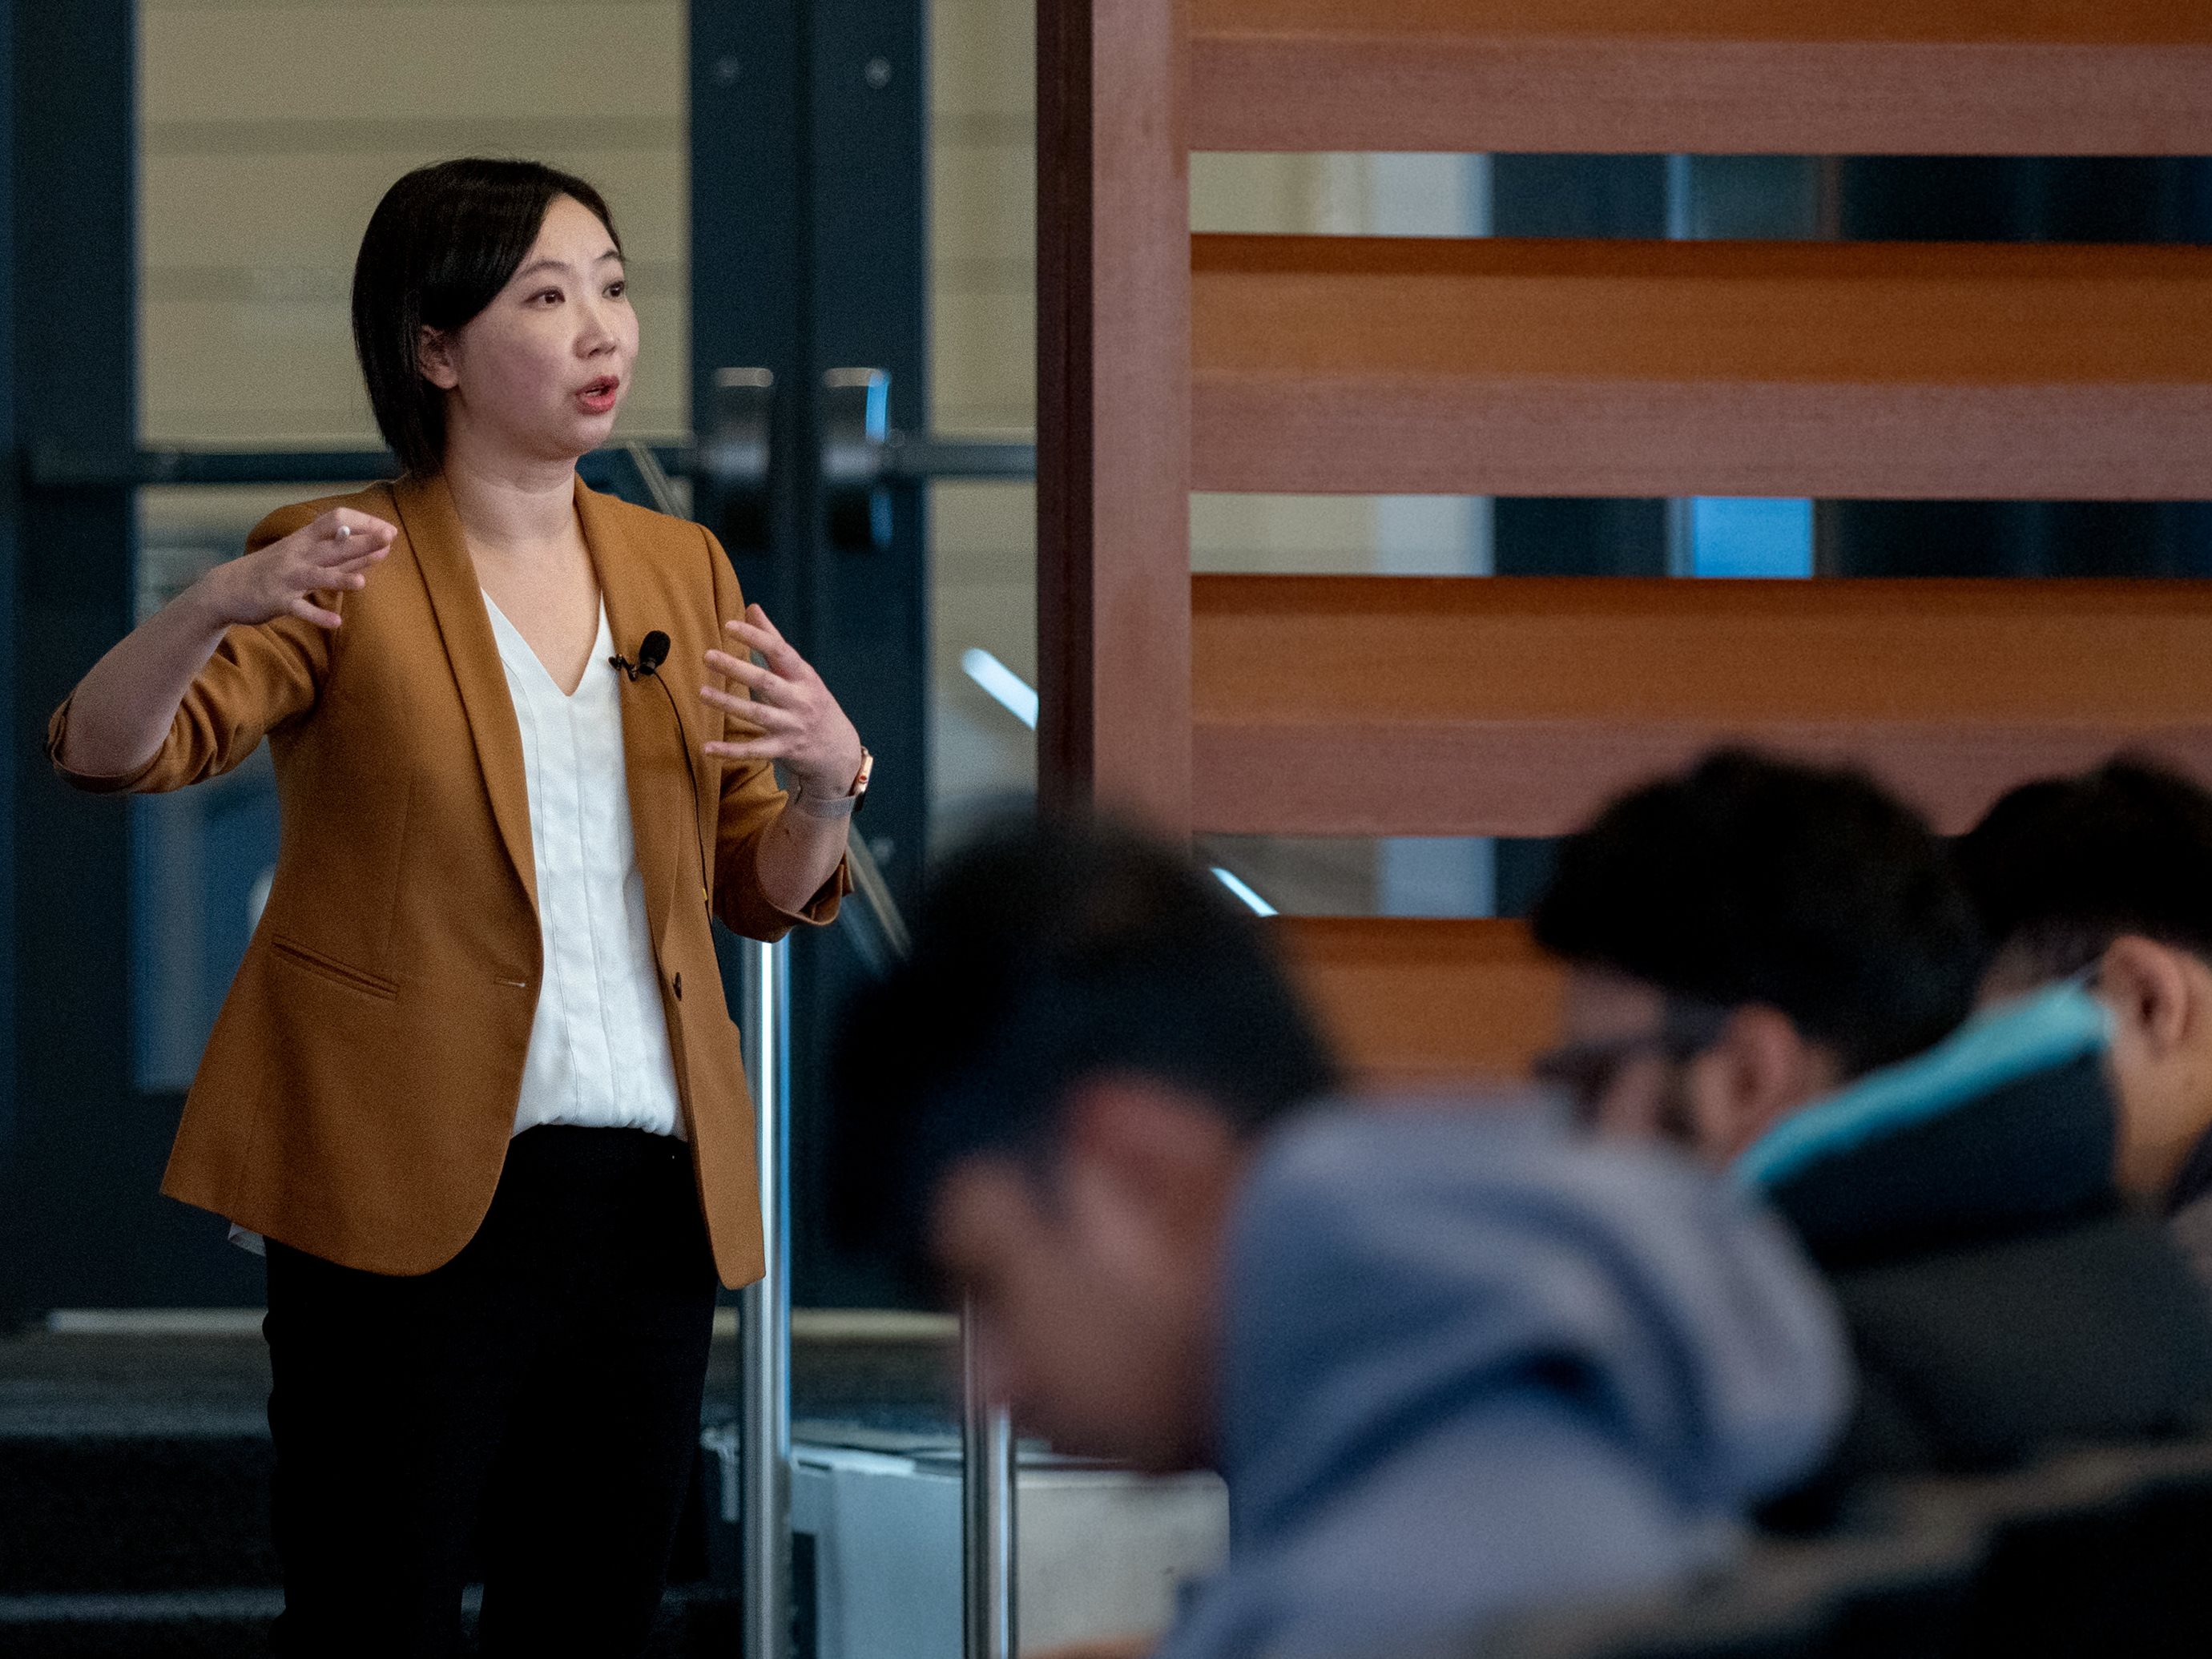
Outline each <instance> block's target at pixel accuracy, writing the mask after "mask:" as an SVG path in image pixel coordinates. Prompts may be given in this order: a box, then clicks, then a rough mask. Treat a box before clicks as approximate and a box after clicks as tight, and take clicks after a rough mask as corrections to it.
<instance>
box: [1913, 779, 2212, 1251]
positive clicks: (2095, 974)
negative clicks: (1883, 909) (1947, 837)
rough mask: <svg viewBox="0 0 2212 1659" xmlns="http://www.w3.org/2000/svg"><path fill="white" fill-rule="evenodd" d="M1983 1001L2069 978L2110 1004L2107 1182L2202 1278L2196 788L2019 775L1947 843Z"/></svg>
mask: <svg viewBox="0 0 2212 1659" xmlns="http://www.w3.org/2000/svg"><path fill="white" fill-rule="evenodd" d="M1956 857H1957V860H1958V865H1959V870H1960V875H1961V877H1962V878H1964V879H1965V881H1966V889H1967V891H1968V892H1969V893H1970V894H1971V895H1972V898H1973V900H1974V903H1975V906H1976V908H1978V910H1979V912H1980V914H1981V917H1982V924H1983V927H1984V931H1985V932H1986V933H1988V935H1989V937H1990V942H1991V945H1992V946H1993V947H1994V948H1993V951H1992V954H1991V957H1990V967H1989V971H1988V973H1987V974H1986V975H1985V976H1984V981H1983V995H1984V999H1985V1000H1990V1001H2003V1000H2009V999H2012V998H2015V997H2019V996H2021V995H2024V994H2032V993H2033V992H2035V991H2037V990H2039V989H2040V988H2042V987H2045V986H2048V985H2051V984H2053V983H2056V982H2058V981H2066V980H2078V981H2081V982H2082V983H2084V984H2086V985H2087V986H2088V987H2090V988H2091V989H2092V990H2093V991H2094V992H2095V993H2096V995H2097V997H2098V1000H2100V1001H2101V1002H2102V1003H2103V1004H2104V1005H2105V1006H2106V1010H2107V1011H2108V1012H2109V1013H2110V1015H2111V1024H2112V1048H2111V1052H2110V1057H2109V1071H2110V1073H2111V1076H2112V1082H2113V1085H2114V1088H2115V1091H2116V1092H2117V1093H2118V1097H2119V1104H2120V1153H2119V1182H2120V1185H2121V1187H2122V1188H2123V1189H2124V1190H2125V1191H2127V1192H2128V1193H2130V1194H2131V1195H2133V1196H2134V1197H2136V1199H2138V1200H2141V1201H2142V1202H2144V1203H2147V1204H2148V1205H2150V1206H2154V1208H2156V1209H2158V1210H2160V1211H2161V1212H2164V1213H2165V1214H2166V1216H2168V1217H2169V1218H2170V1219H2171V1222H2172V1229H2173V1232H2174V1236H2175V1237H2176V1238H2177V1239H2178V1240H2179V1242H2180V1243H2181V1245H2182V1248H2183V1249H2185V1251H2186V1252H2187V1253H2188V1255H2189V1256H2190V1259H2191V1261H2192V1263H2193V1264H2194V1265H2195V1266H2196V1267H2197V1272H2198V1273H2199V1274H2200V1275H2202V1276H2203V1277H2204V1278H2206V1279H2212V794H2208V793H2206V792H2205V791H2204V790H2203V789H2202V788H2200V787H2197V785H2196V784H2194V783H2191V781H2188V780H2187V779H2185V778H2183V777H2180V776H2178V775H2175V774H2174V773H2172V772H2169V771H2166V770H2164V769H2160V768H2159V767H2156V766H2154V765H2150V764H2148V763H2142V762H2139V761H2133V760H2127V759H2121V760H2115V761H2112V762H2111V763H2107V764H2106V765H2104V766H2100V767H2099V768H2097V769H2095V770H2094V771H2092V772H2087V773H2084V774H2082V775H2081V776H2079V777H2072V778H2053V779H2049V780H2046V781H2042V782H2039V783H2030V784H2023V785H2022V786H2021V787H2019V788H2017V789H2015V790H2014V791H2013V792H2012V793H2010V794H2008V795H2007V796H2005V797H2004V798H2003V799H2002V800H2000V801H1998V802H1997V804H1996V805H1995V806H1993V807H1991V808H1990V811H1989V814H1988V816H1987V817H1984V818H1983V820H1982V822H1981V823H1979V824H1978V825H1977V826H1976V827H1975V829H1973V831H1972V833H1971V834H1969V835H1967V836H1964V837H1962V838H1961V839H1960V842H1959V845H1958V848H1957V852H1956Z"/></svg>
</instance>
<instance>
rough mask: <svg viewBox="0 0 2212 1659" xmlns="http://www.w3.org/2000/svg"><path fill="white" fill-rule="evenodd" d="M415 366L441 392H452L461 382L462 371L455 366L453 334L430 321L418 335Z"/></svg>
mask: <svg viewBox="0 0 2212 1659" xmlns="http://www.w3.org/2000/svg"><path fill="white" fill-rule="evenodd" d="M415 367H416V368H417V369H419V370H420V371H421V372H422V378H423V379H424V380H428V382H429V383H430V384H431V385H432V386H435V387H437V388H438V390H439V391H441V392H451V391H452V390H453V388H454V387H455V386H459V384H460V383H461V375H460V371H459V369H458V368H455V367H454V366H453V336H452V335H450V334H448V333H447V331H445V330H443V329H440V328H432V327H431V326H430V325H428V323H425V324H424V325H422V332H421V333H420V334H418V335H417V336H416V340H415Z"/></svg>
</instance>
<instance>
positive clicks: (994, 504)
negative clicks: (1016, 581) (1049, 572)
mask: <svg viewBox="0 0 2212 1659" xmlns="http://www.w3.org/2000/svg"><path fill="white" fill-rule="evenodd" d="M929 501H930V506H929V515H930V540H931V547H930V558H931V561H932V562H933V564H934V566H935V567H936V571H937V574H938V575H939V577H941V578H945V579H947V580H951V579H954V578H960V577H967V576H973V575H975V574H977V573H979V572H980V571H983V570H986V569H990V570H995V569H998V568H1001V567H1004V566H1007V565H1011V564H1020V565H1022V566H1023V567H1024V568H1026V562H1027V561H1028V560H1030V558H1032V557H1034V556H1036V491H1035V490H1034V489H1031V487H1030V486H1029V485H1028V484H1025V483H1024V484H1012V483H952V482H948V483H940V484H937V485H935V486H933V489H932V490H931V492H930V498H929Z"/></svg>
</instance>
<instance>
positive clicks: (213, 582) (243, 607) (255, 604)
mask: <svg viewBox="0 0 2212 1659" xmlns="http://www.w3.org/2000/svg"><path fill="white" fill-rule="evenodd" d="M398 533H399V532H398V530H396V529H394V528H393V527H392V526H391V525H388V524H386V522H385V521H384V520H381V519H372V518H371V517H369V515H368V513H356V512H355V511H354V510H353V509H352V508H350V507H333V508H332V509H331V511H330V512H328V513H324V514H323V516H322V517H321V518H319V519H317V520H315V521H314V522H313V524H311V525H308V526H306V527H305V528H304V529H301V530H295V531H294V532H292V533H291V534H290V535H289V536H287V537H285V538H284V539H283V540H282V541H279V542H271V543H270V544H269V545H268V546H266V547H264V548H263V549H262V550H260V551H259V552H258V553H248V554H247V555H246V556H244V557H243V558H238V559H233V560H231V561H230V562H228V563H226V564H219V565H217V566H216V567H215V568H214V569H212V570H210V571H209V572H208V573H207V574H206V575H205V576H204V577H202V578H201V579H200V580H202V581H203V582H204V584H206V591H207V593H208V597H209V599H210V600H211V601H212V602H213V604H214V605H215V608H216V613H217V615H218V616H219V617H221V619H222V621H223V622H225V623H240V624H245V625H246V626H252V625H253V624H255V623H265V622H274V621H275V620H276V618H277V617H299V618H300V619H301V621H302V622H311V623H314V624H315V626H316V627H318V628H336V627H337V625H338V622H339V617H338V613H337V611H330V610H326V609H325V608H324V607H323V606H322V605H318V604H316V603H315V597H314V596H315V595H316V594H318V593H327V592H334V591H337V590H340V589H349V588H358V587H362V586H367V585H368V570H369V567H370V566H372V565H374V564H375V563H376V562H378V561H379V560H380V559H382V558H383V557H384V556H385V555H386V553H389V552H390V551H391V550H392V538H394V537H396V536H397V535H398Z"/></svg>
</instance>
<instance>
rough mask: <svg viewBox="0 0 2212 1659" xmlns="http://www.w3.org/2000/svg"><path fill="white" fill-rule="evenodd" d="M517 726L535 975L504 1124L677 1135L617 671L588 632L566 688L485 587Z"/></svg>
mask: <svg viewBox="0 0 2212 1659" xmlns="http://www.w3.org/2000/svg"><path fill="white" fill-rule="evenodd" d="M484 609H485V610H486V611H489V613H490V615H491V626H492V632H493V633H494V634H495V635H496V636H497V637H498V640H499V658H500V662H501V665H502V666H504V667H505V669H506V670H507V690H508V691H509V692H510V693H511V694H512V695H513V700H514V718H515V720H516V722H517V723H518V724H519V725H520V726H521V728H522V765H523V773H524V776H525V779H526V782H527V784H528V787H529V792H530V851H531V856H532V859H533V860H535V861H536V863H537V866H538V927H539V930H540V932H541V933H542V935H543V937H544V947H545V952H544V954H545V973H544V982H543V984H542V985H541V986H540V987H539V989H538V1014H537V1018H536V1020H535V1021H534V1023H533V1024H532V1026H531V1028H530V1050H529V1054H528V1055H527V1057H526V1059H525V1060H524V1061H523V1066H522V1099H521V1102H520V1104H519V1105H518V1107H517V1108H516V1109H515V1114H514V1132H515V1133H517V1134H520V1133H522V1132H523V1131H524V1130H525V1129H528V1128H531V1127H534V1126H536V1125H538V1124H540V1123H577V1124H587V1125H593V1126H598V1127H617V1128H637V1129H647V1130H650V1131H652V1132H653V1133H655V1134H664V1135H675V1136H678V1138H681V1137H682V1136H683V1134H684V1121H683V1113H682V1111H681V1109H679V1107H678V1103H677V1097H676V1063H675V1060H674V1059H673V1058H672V1057H671V1054H670V1052H669V1047H668V1025H667V1021H666V1019H665V1016H664V1015H663V1013H662V1011H661V1006H660V975H659V969H657V967H656V966H655V964H654V962H653V939H652V935H651V933H650V932H649V930H648V928H647V924H646V918H645V878H643V877H642V876H641V875H640V874H639V873H638V867H637V847H636V843H635V841H634V840H633V839H632V831H631V827H630V817H629V776H628V775H627V774H626V773H625V771H624V770H623V731H622V688H623V681H622V671H621V670H619V669H617V668H616V667H614V666H613V665H611V664H610V663H609V662H608V661H607V659H608V658H609V657H611V656H612V655H613V654H614V649H615V644H614V634H613V630H612V629H610V628H609V627H608V625H607V611H606V605H605V601H604V600H603V601H601V603H600V605H599V637H598V639H597V640H596V641H593V642H592V656H591V660H590V662H589V663H588V664H587V665H586V667H585V669H584V678H583V679H582V681H581V682H580V684H578V685H577V687H576V690H575V691H574V694H573V695H564V694H563V693H562V690H561V688H560V687H559V686H558V685H556V684H554V682H553V677H552V676H551V675H550V674H549V673H547V672H546V671H545V665H544V663H542V662H540V661H539V660H538V653H536V652H535V651H533V650H532V649H531V647H530V642H529V641H527V640H526V639H524V638H523V637H522V634H521V631H520V629H517V628H516V627H515V625H514V624H513V623H511V622H509V621H508V620H507V618H506V617H504V616H503V615H501V612H500V608H499V606H498V605H495V604H494V603H493V602H492V598H491V595H490V594H489V593H487V594H485V595H484Z"/></svg>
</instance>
